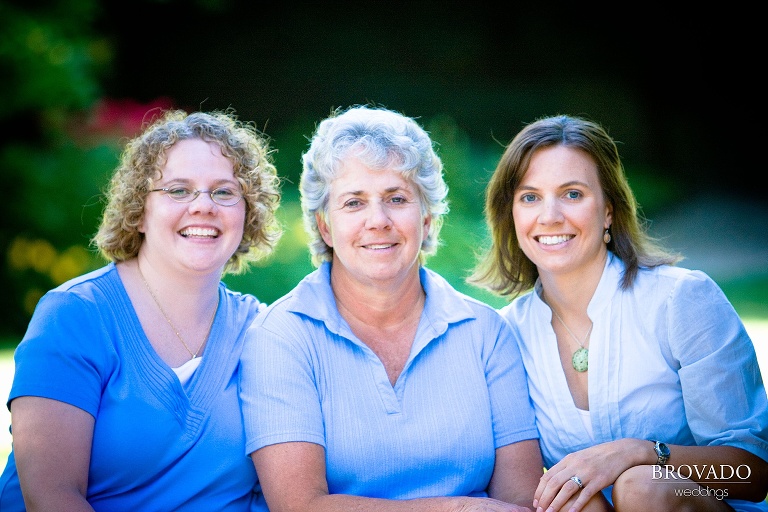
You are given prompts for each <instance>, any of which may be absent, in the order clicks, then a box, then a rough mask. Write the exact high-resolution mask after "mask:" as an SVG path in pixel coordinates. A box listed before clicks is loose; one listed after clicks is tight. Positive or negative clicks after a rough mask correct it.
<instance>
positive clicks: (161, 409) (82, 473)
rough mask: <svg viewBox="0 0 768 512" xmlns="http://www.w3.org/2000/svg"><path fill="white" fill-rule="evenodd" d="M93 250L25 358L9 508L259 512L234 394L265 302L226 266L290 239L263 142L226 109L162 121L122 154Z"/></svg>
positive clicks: (53, 298)
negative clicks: (90, 262)
mask: <svg viewBox="0 0 768 512" xmlns="http://www.w3.org/2000/svg"><path fill="white" fill-rule="evenodd" d="M107 198H108V201H107V205H106V208H105V210H104V215H103V218H102V222H101V226H100V228H99V230H98V233H97V234H96V235H95V237H94V239H93V244H94V245H95V246H96V247H97V248H98V249H99V251H100V252H101V254H102V255H103V256H104V257H106V258H107V259H108V260H109V263H108V264H107V265H106V266H104V267H103V268H101V269H99V270H96V271H93V272H91V273H88V274H86V275H83V276H80V277H77V278H75V279H72V280H71V281H69V282H67V283H64V284H62V285H61V286H59V287H57V288H56V289H54V290H51V291H50V292H48V293H47V294H46V295H45V296H44V297H43V298H42V299H41V300H40V302H39V304H38V306H37V309H36V311H35V313H34V315H33V317H32V319H31V321H30V324H29V327H28V329H27V333H26V335H25V336H24V339H23V340H22V342H21V343H20V345H19V347H18V348H17V350H16V354H15V361H16V370H15V376H14V381H13V387H12V390H11V394H10V398H9V404H10V407H11V414H12V416H11V417H12V429H13V452H12V453H11V456H10V457H9V460H8V464H7V466H6V468H5V471H4V473H3V475H2V477H0V508H2V510H4V511H8V512H10V511H20V510H25V507H26V508H27V509H29V510H53V509H56V510H73V511H74V510H111V511H114V510H217V511H225V510H231V511H248V510H254V509H255V507H256V501H257V500H256V499H255V497H256V492H255V489H257V488H258V486H257V478H256V473H255V471H254V467H253V464H252V463H251V462H250V461H249V460H248V458H247V457H245V456H244V454H245V434H244V431H243V426H242V421H241V417H240V405H239V400H238V395H237V386H238V381H239V364H238V360H239V356H240V351H241V349H242V344H243V338H244V337H243V335H244V333H245V330H246V328H247V326H248V325H249V324H250V322H251V321H252V320H253V318H254V317H255V315H256V313H257V312H258V311H259V310H260V309H261V307H262V304H261V303H260V302H259V301H258V299H256V297H254V296H252V295H249V294H241V293H237V292H234V291H232V290H229V289H228V288H227V287H226V285H224V283H222V282H221V278H222V276H223V275H224V274H225V273H227V272H231V273H237V272H242V271H243V270H244V269H245V268H246V267H247V265H248V263H249V262H251V261H254V260H257V259H259V258H260V257H262V256H264V255H266V254H268V253H269V252H270V251H271V250H272V248H273V247H274V245H275V243H276V242H277V240H278V238H279V237H280V234H281V230H280V227H279V224H278V223H277V221H276V219H275V210H276V209H277V207H278V205H279V201H280V191H279V180H278V178H277V174H276V170H275V167H274V165H273V164H272V162H271V154H270V150H269V145H268V139H267V138H266V136H264V135H263V134H262V133H261V132H259V131H258V130H256V129H255V128H254V127H252V126H251V125H248V124H246V123H242V122H240V121H238V120H237V118H236V117H235V115H234V113H233V112H232V111H218V112H211V113H203V112H196V113H191V114H187V113H186V112H184V111H181V110H173V111H167V112H164V113H163V115H161V116H160V117H159V118H158V119H157V120H155V121H154V122H152V123H151V124H150V125H149V126H148V127H147V128H146V129H145V130H144V132H143V133H141V134H140V135H139V136H137V137H136V138H134V139H132V140H131V141H130V142H129V143H128V144H127V146H126V148H125V150H124V152H123V155H122V158H121V161H120V164H119V166H118V167H117V170H116V171H115V174H114V175H113V177H112V180H111V184H110V187H109V190H108V192H107Z"/></svg>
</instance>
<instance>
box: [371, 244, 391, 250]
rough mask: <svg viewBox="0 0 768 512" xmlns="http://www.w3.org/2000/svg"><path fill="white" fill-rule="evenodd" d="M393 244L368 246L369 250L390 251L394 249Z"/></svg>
mask: <svg viewBox="0 0 768 512" xmlns="http://www.w3.org/2000/svg"><path fill="white" fill-rule="evenodd" d="M392 245H393V244H374V245H366V247H367V248H369V249H389V248H390V247H392Z"/></svg>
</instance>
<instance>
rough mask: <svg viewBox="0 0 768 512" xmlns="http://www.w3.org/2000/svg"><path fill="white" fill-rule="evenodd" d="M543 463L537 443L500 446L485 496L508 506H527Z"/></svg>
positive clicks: (525, 442)
mask: <svg viewBox="0 0 768 512" xmlns="http://www.w3.org/2000/svg"><path fill="white" fill-rule="evenodd" d="M543 468H544V462H543V461H542V458H541V450H540V449H539V442H538V440H537V439H529V440H527V441H520V442H518V443H513V444H509V445H507V446H502V447H501V448H498V449H497V450H496V463H495V464H494V467H493V476H492V477H491V483H490V484H489V485H488V496H490V497H491V498H496V499H498V500H502V501H506V502H508V503H516V504H518V505H523V506H530V504H531V503H532V502H533V496H534V491H535V490H536V486H537V485H538V484H539V480H540V479H541V475H542V473H543Z"/></svg>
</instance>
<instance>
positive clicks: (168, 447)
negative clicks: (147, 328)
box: [0, 263, 260, 512]
mask: <svg viewBox="0 0 768 512" xmlns="http://www.w3.org/2000/svg"><path fill="white" fill-rule="evenodd" d="M219 299H220V300H219V309H218V311H217V313H216V318H215V321H214V324H213V327H212V329H211V334H210V337H209V338H208V345H207V347H206V350H205V353H204V357H203V358H202V362H201V364H200V366H199V367H198V369H197V370H196V371H195V373H194V375H192V377H191V379H190V380H189V382H188V384H187V385H185V386H182V385H181V383H180V382H179V379H178V378H177V376H176V374H175V373H174V372H173V370H172V369H171V368H170V367H169V366H168V365H167V364H165V362H163V361H162V360H161V359H160V358H159V357H158V355H157V353H156V352H155V351H154V349H153V348H152V346H151V345H150V342H149V340H148V339H147V337H146V335H145V334H144V331H143V330H142V328H141V324H140V323H139V319H138V317H137V316H136V313H135V311H134V309H133V307H132V305H131V301H130V299H129V297H128V294H127V293H126V291H125V288H124V287H123V283H122V281H121V279H120V277H119V275H118V272H117V269H116V267H115V265H114V264H112V263H110V264H109V265H107V266H105V267H103V268H101V269H99V270H96V271H94V272H91V273H88V274H86V275H83V276H80V277H78V278H75V279H72V280H71V281H69V282H66V283H64V284H62V285H61V286H59V287H58V288H56V289H54V290H52V291H50V292H48V293H47V294H46V295H45V296H44V297H43V298H42V299H41V300H40V302H39V304H38V306H37V309H36V310H35V313H34V315H33V316H32V319H31V321H30V323H29V327H28V329H27V332H26V334H25V336H24V339H23V340H22V342H21V343H20V344H19V346H18V348H17V349H16V352H15V356H14V358H15V363H16V370H15V375H14V380H13V385H12V388H11V394H10V398H9V400H8V402H9V404H10V401H11V400H13V399H14V398H16V397H19V396H30V395H31V396H41V397H46V398H52V399H54V400H59V401H61V402H65V403H68V404H71V405H74V406H75V407H79V408H81V409H83V410H84V411H86V412H88V413H89V414H91V415H92V416H93V417H94V418H95V419H96V421H95V426H94V432H93V445H92V451H91V465H90V469H89V481H88V492H87V499H88V502H89V503H90V504H91V506H93V508H94V509H95V510H97V511H98V510H104V511H110V512H115V511H123V510H124V511H130V512H137V511H142V512H145V511H169V510H178V511H183V510H189V511H195V512H197V511H200V510H216V511H249V510H253V509H254V508H253V507H254V506H255V505H254V503H255V501H256V497H255V492H254V491H255V489H257V480H256V473H255V470H254V467H253V463H252V462H251V460H250V459H249V458H247V457H244V456H243V451H244V447H245V436H244V432H243V427H242V421H241V416H240V407H239V401H238V395H237V382H238V373H239V366H238V362H239V361H238V360H239V356H240V351H241V349H242V343H243V338H244V333H245V330H246V328H247V326H248V325H249V324H250V322H251V321H252V320H253V318H254V317H255V316H256V313H257V312H258V309H259V308H260V303H259V301H258V300H257V299H256V298H255V297H253V296H251V295H247V294H240V293H236V292H233V291H231V290H228V289H227V288H226V286H225V285H224V284H223V283H222V284H220V285H219ZM0 510H2V511H3V512H16V511H23V510H24V504H23V502H22V497H21V492H20V489H19V481H18V475H17V473H16V465H15V461H14V457H13V453H11V455H10V457H9V458H8V463H7V466H6V468H5V471H4V472H3V474H2V476H0Z"/></svg>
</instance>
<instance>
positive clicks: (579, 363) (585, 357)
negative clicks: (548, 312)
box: [552, 309, 595, 373]
mask: <svg viewBox="0 0 768 512" xmlns="http://www.w3.org/2000/svg"><path fill="white" fill-rule="evenodd" d="M552 312H553V313H554V314H555V316H556V317H557V319H558V320H560V323H561V324H563V327H565V330H566V331H568V334H570V335H571V338H573V339H574V340H576V343H578V345H579V348H578V349H576V352H574V353H573V356H572V357H571V366H573V369H574V370H576V371H577V372H579V373H583V372H585V371H587V370H588V369H589V349H588V348H585V347H584V343H586V342H587V339H589V335H590V334H591V333H592V327H593V326H594V325H595V324H594V323H593V324H592V325H590V326H589V330H588V331H587V334H586V335H585V336H584V341H579V338H577V337H576V335H575V334H573V331H571V330H570V329H569V328H568V326H567V325H565V322H564V321H563V319H562V318H560V315H558V314H557V311H555V310H554V309H552Z"/></svg>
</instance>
